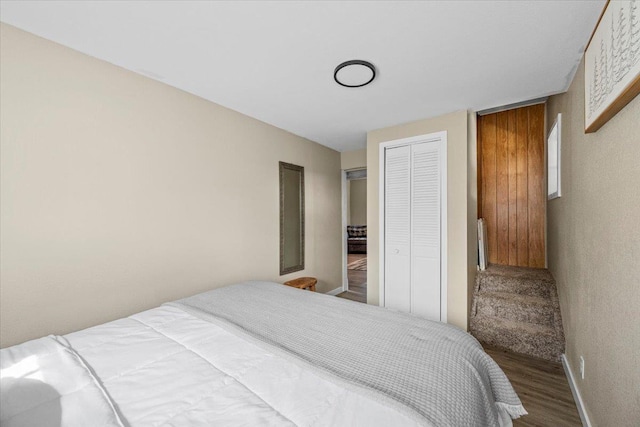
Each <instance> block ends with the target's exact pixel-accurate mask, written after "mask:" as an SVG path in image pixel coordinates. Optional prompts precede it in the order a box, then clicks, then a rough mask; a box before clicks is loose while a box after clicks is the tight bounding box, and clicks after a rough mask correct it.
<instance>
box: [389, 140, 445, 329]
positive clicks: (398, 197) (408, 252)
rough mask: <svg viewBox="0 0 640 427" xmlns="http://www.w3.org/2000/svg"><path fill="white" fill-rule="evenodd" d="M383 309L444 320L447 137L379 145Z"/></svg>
mask: <svg viewBox="0 0 640 427" xmlns="http://www.w3.org/2000/svg"><path fill="white" fill-rule="evenodd" d="M380 156H381V157H380V158H381V162H380V166H381V174H380V175H381V178H380V179H381V182H380V186H381V190H382V191H381V204H380V209H381V225H382V229H383V230H382V231H383V232H382V233H381V237H382V242H381V254H380V255H381V258H382V259H381V263H380V264H381V275H380V277H381V281H382V287H381V289H382V290H383V292H382V293H383V295H382V301H383V305H384V306H385V307H388V308H393V309H396V310H402V311H406V312H411V313H415V314H418V315H421V316H423V317H426V318H428V319H431V320H442V321H446V286H443V285H444V284H446V268H445V266H446V264H445V263H444V261H445V259H446V257H444V256H443V254H445V253H446V132H439V133H435V134H429V135H422V136H418V137H413V138H407V139H402V140H396V141H390V142H387V143H383V144H381V146H380Z"/></svg>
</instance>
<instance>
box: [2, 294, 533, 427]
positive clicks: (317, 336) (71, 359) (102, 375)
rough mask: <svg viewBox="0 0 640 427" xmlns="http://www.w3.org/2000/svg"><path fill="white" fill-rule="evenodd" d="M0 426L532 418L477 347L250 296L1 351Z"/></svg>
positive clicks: (223, 297) (314, 300) (405, 319)
mask: <svg viewBox="0 0 640 427" xmlns="http://www.w3.org/2000/svg"><path fill="white" fill-rule="evenodd" d="M0 370H1V374H0V405H1V406H0V408H1V414H0V424H2V426H3V427H4V426H7V427H15V426H35V425H38V426H89V425H90V426H132V427H133V426H210V425H225V426H226V425H233V426H235V425H243V426H259V425H260V426H262V425H264V426H433V427H435V426H445V425H446V426H459V425H465V426H508V425H511V419H512V418H517V417H519V416H521V415H524V414H526V411H525V410H524V408H523V407H522V404H521V402H520V400H519V399H518V396H517V395H516V394H515V392H514V391H513V388H512V387H511V384H510V383H509V381H508V379H507V378H506V376H505V375H504V373H503V372H502V371H501V370H500V368H499V367H498V366H497V365H496V364H495V362H494V361H493V360H492V359H491V358H490V357H489V356H488V355H487V354H486V353H485V352H484V351H483V350H482V347H481V346H480V344H479V343H478V342H477V341H476V340H475V339H474V338H473V337H471V336H470V335H469V334H467V333H465V332H464V331H462V330H460V329H458V328H455V327H453V326H450V325H447V324H442V323H438V322H431V321H428V320H425V319H422V318H420V317H416V316H413V315H411V314H407V313H401V312H395V311H391V310H387V309H384V308H380V307H373V306H368V305H365V304H359V303H355V302H352V301H348V300H343V299H340V298H335V297H331V296H328V295H323V294H317V293H313V292H304V291H301V290H298V289H294V288H290V287H288V286H282V285H280V284H276V283H270V282H245V283H240V284H235V285H231V286H226V287H223V288H219V289H216V290H213V291H209V292H205V293H202V294H198V295H195V296H193V297H190V298H186V299H183V300H179V301H175V302H172V303H168V304H164V305H162V306H160V307H157V308H154V309H151V310H148V311H145V312H142V313H138V314H135V315H133V316H130V317H127V318H123V319H119V320H116V321H113V322H109V323H105V324H103V325H99V326H95V327H92V328H89V329H86V330H83V331H79V332H75V333H71V334H68V335H65V336H48V337H44V338H40V339H37V340H33V341H29V342H26V343H23V344H20V345H17V346H13V347H9V348H5V349H2V350H0Z"/></svg>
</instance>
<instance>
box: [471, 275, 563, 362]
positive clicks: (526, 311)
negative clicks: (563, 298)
mask: <svg viewBox="0 0 640 427" xmlns="http://www.w3.org/2000/svg"><path fill="white" fill-rule="evenodd" d="M470 330H471V334H472V335H473V336H474V337H476V338H477V339H478V340H479V341H480V342H482V343H485V344H489V345H491V346H494V347H499V348H503V349H506V350H510V351H513V352H516V353H521V354H527V355H529V356H533V357H538V358H541V359H545V360H551V361H554V362H559V361H560V356H561V355H562V353H564V332H563V330H562V319H561V317H560V304H559V303H558V293H557V291H556V282H555V280H554V279H553V276H552V275H551V273H550V272H549V270H546V269H540V268H525V267H511V266H505V265H496V264H491V265H489V266H488V267H487V269H486V270H485V271H479V272H478V275H477V277H476V287H475V292H474V296H473V305H472V307H471V322H470Z"/></svg>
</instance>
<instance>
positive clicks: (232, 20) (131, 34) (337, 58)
mask: <svg viewBox="0 0 640 427" xmlns="http://www.w3.org/2000/svg"><path fill="white" fill-rule="evenodd" d="M603 7H604V0H595V1H459V2H458V1H456V2H453V1H430V2H329V1H318V2H246V1H245V2H204V1H200V2H196V1H180V2H179V1H157V2H151V1H129V2H122V1H102V2H80V1H30V2H26V1H5V0H3V1H2V2H0V19H1V20H2V21H3V22H6V23H8V24H11V25H14V26H16V27H19V28H22V29H24V30H26V31H29V32H32V33H35V34H37V35H40V36H42V37H44V38H47V39H50V40H53V41H56V42H58V43H61V44H63V45H66V46H69V47H71V48H73V49H76V50H79V51H81V52H84V53H86V54H89V55H92V56H95V57H97V58H100V59H104V60H106V61H108V62H111V63H113V64H116V65H119V66H121V67H124V68H126V69H129V70H132V71H135V72H138V73H142V74H146V75H147V76H149V77H151V78H155V79H157V80H160V81H162V82H164V83H166V84H169V85H171V86H175V87H177V88H180V89H183V90H185V91H187V92H190V93H193V94H195V95H198V96H201V97H203V98H206V99H208V100H211V101H213V102H216V103H218V104H221V105H224V106H226V107H228V108H231V109H233V110H236V111H239V112H242V113H244V114H247V115H249V116H252V117H255V118H257V119H260V120H262V121H265V122H267V123H270V124H272V125H275V126H278V127H280V128H283V129H286V130H288V131H290V132H293V133H295V134H297V135H301V136H304V137H306V138H309V139H311V140H313V141H316V142H319V143H321V144H324V145H326V146H329V147H331V148H334V149H336V150H338V151H349V150H354V149H358V148H363V147H364V146H365V141H366V132H367V131H369V130H373V129H378V128H381V127H386V126H391V125H395V124H399V123H403V122H408V121H412V120H418V119H423V118H427V117H433V116H437V115H440V114H444V113H448V112H452V111H456V110H461V109H473V110H481V109H486V108H491V107H496V106H501V105H506V104H511V103H515V102H520V101H525V100H529V99H533V98H538V97H542V96H546V95H550V94H554V93H558V92H563V91H565V90H566V89H567V87H568V85H569V83H570V81H571V79H572V78H573V75H574V73H575V70H576V67H577V65H578V64H579V61H580V58H581V56H582V52H583V50H584V47H585V44H586V43H587V41H588V39H589V36H590V34H591V31H592V30H593V28H594V27H595V24H596V21H597V19H598V16H599V14H600V12H601V10H602V8H603ZM349 59H364V60H368V61H370V62H372V63H373V64H374V65H375V66H376V67H377V71H378V76H377V78H376V80H375V81H374V82H373V83H372V84H371V85H369V86H367V87H363V88H356V89H348V88H344V87H341V86H339V85H337V84H336V83H335V82H334V81H333V70H334V68H335V67H336V66H337V65H338V64H339V63H341V62H343V61H346V60H349Z"/></svg>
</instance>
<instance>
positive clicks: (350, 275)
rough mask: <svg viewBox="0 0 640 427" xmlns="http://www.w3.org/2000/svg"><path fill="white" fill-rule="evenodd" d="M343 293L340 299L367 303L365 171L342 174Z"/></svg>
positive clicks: (350, 171)
mask: <svg viewBox="0 0 640 427" xmlns="http://www.w3.org/2000/svg"><path fill="white" fill-rule="evenodd" d="M343 193H344V194H343V233H344V239H345V242H344V244H343V247H344V249H345V250H344V253H343V257H344V260H343V265H344V266H345V268H344V269H343V275H344V276H345V277H344V278H343V282H344V283H343V292H342V293H340V294H338V296H339V297H342V298H347V299H350V300H353V301H358V302H363V303H366V302H367V170H366V169H356V170H349V171H344V172H343Z"/></svg>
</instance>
